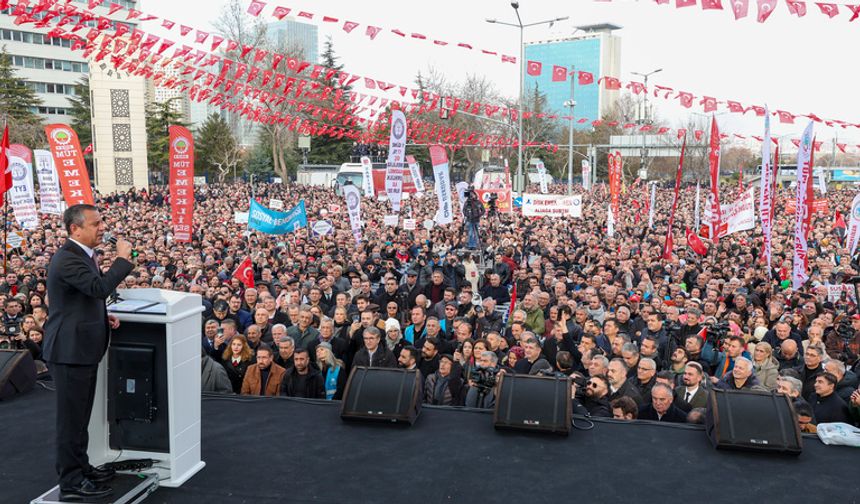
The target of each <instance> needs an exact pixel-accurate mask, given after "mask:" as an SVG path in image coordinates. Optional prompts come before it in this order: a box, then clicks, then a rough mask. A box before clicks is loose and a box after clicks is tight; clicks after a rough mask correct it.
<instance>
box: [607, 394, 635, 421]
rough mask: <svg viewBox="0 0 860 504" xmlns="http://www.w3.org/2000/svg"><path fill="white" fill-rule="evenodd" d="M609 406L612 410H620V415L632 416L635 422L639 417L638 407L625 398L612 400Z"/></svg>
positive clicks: (632, 401) (631, 400)
mask: <svg viewBox="0 0 860 504" xmlns="http://www.w3.org/2000/svg"><path fill="white" fill-rule="evenodd" d="M609 405H610V406H611V407H612V409H620V410H621V413H622V414H624V415H633V420H636V418H637V417H638V416H639V407H638V406H636V401H634V400H633V399H631V398H629V397H627V396H621V397H619V398H617V399H613V400H612V402H611V403H609Z"/></svg>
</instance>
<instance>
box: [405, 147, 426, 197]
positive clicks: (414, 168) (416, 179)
mask: <svg viewBox="0 0 860 504" xmlns="http://www.w3.org/2000/svg"><path fill="white" fill-rule="evenodd" d="M406 163H407V164H408V165H409V174H410V175H412V183H413V184H415V191H416V192H418V194H421V193H423V192H424V180H422V179H421V165H419V164H418V161H415V157H414V156H406Z"/></svg>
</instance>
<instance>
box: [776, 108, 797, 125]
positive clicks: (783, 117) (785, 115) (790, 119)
mask: <svg viewBox="0 0 860 504" xmlns="http://www.w3.org/2000/svg"><path fill="white" fill-rule="evenodd" d="M776 115H778V116H779V122H781V123H783V124H794V114H792V113H791V112H786V111H784V110H777V111H776Z"/></svg>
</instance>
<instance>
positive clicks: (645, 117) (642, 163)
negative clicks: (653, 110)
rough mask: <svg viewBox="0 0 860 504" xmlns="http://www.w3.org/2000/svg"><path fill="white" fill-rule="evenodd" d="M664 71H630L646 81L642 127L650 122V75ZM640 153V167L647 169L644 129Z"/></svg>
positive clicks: (641, 116)
mask: <svg viewBox="0 0 860 504" xmlns="http://www.w3.org/2000/svg"><path fill="white" fill-rule="evenodd" d="M662 71H663V69H662V68H658V69H656V70H652V71H650V72H648V73H640V72H630V73H631V74H633V75H638V76H639V77H642V78H643V80H644V81H645V82H644V83H643V84H644V85H645V100H644V104H643V106H642V113H641V114H640V119H639V126H640V127H641V126H644V125H645V124H647V123H648V77H650V76H652V75H654V74H655V73H659V72H662ZM640 154H641V159H640V162H639V169H640V170H645V169H646V167H645V161H646V160H647V158H648V148H647V147H646V145H645V132H644V131H643V132H642V150H641V151H640Z"/></svg>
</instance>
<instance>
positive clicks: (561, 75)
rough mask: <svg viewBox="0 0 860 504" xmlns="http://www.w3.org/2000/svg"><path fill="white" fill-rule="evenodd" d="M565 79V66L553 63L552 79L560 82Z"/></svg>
mask: <svg viewBox="0 0 860 504" xmlns="http://www.w3.org/2000/svg"><path fill="white" fill-rule="evenodd" d="M565 80H567V68H565V67H563V66H558V65H553V66H552V81H553V82H560V81H565Z"/></svg>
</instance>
